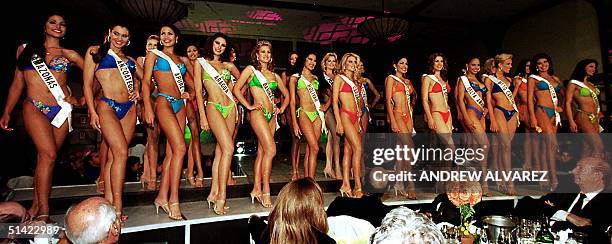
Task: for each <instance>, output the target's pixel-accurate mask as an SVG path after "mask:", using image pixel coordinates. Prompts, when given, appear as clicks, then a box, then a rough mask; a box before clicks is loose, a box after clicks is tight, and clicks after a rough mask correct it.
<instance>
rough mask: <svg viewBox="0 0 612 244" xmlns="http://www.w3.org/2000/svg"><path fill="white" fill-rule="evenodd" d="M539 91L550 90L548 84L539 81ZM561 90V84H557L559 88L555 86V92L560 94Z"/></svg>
mask: <svg viewBox="0 0 612 244" xmlns="http://www.w3.org/2000/svg"><path fill="white" fill-rule="evenodd" d="M538 90H548V84H546V82H544V81H539V82H538ZM559 90H561V83H557V86H555V91H557V92H558V91H559Z"/></svg>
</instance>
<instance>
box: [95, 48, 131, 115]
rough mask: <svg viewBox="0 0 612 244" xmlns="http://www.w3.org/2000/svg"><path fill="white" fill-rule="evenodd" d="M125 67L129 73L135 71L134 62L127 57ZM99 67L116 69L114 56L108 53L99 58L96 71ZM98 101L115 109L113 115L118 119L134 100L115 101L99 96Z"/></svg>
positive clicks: (128, 109)
mask: <svg viewBox="0 0 612 244" xmlns="http://www.w3.org/2000/svg"><path fill="white" fill-rule="evenodd" d="M127 67H128V69H129V70H130V73H131V74H132V75H133V74H134V72H135V71H136V63H135V62H134V60H132V59H128V61H127ZM101 69H117V62H116V61H115V58H113V57H112V56H111V55H109V54H106V55H105V56H104V57H103V58H102V60H100V63H98V67H97V68H96V72H97V71H98V70H101ZM100 101H103V102H106V104H108V106H109V107H111V108H112V109H113V111H115V116H117V119H119V120H121V119H123V117H125V115H126V114H127V113H128V112H129V111H130V108H131V107H132V105H134V101H132V100H128V101H127V102H117V101H115V100H113V99H110V98H107V97H101V98H100Z"/></svg>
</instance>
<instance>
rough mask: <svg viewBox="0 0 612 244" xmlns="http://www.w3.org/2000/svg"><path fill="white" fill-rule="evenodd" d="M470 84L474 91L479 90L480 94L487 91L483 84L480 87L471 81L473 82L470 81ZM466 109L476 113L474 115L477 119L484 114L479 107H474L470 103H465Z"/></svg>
mask: <svg viewBox="0 0 612 244" xmlns="http://www.w3.org/2000/svg"><path fill="white" fill-rule="evenodd" d="M470 86H471V87H472V88H473V89H474V91H476V92H481V93H482V94H485V93H487V87H486V86H483V87H482V88H480V86H479V85H478V84H476V83H473V82H470ZM466 91H467V88H466ZM467 109H470V110H472V111H474V112H475V113H476V117H477V118H478V119H481V118H482V116H483V115H484V114H483V113H482V111H480V109H478V108H477V107H474V106H472V105H469V104H468V105H467Z"/></svg>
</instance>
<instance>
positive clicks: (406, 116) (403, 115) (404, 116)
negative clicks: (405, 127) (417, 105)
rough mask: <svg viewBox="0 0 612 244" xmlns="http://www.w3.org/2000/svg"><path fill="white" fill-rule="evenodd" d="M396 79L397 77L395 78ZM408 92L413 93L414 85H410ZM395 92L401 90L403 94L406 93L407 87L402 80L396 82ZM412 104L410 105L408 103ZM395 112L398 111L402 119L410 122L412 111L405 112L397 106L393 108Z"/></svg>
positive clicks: (406, 122)
mask: <svg viewBox="0 0 612 244" xmlns="http://www.w3.org/2000/svg"><path fill="white" fill-rule="evenodd" d="M394 79H395V78H394ZM408 89H409V90H408V93H413V92H414V90H413V89H412V87H408ZM393 92H399V93H402V94H406V87H404V84H402V82H399V81H398V82H396V83H395V86H394V87H393ZM406 99H409V98H408V97H406ZM407 103H408V104H410V101H407ZM408 106H410V105H408ZM393 112H397V113H399V114H400V116H401V118H402V121H404V124H408V122H410V118H411V114H410V111H409V112H408V113H404V112H402V111H400V110H399V109H397V108H394V109H393Z"/></svg>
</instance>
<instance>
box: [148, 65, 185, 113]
mask: <svg viewBox="0 0 612 244" xmlns="http://www.w3.org/2000/svg"><path fill="white" fill-rule="evenodd" d="M177 66H178V68H179V70H180V71H181V74H182V75H183V76H184V75H185V73H187V67H186V66H185V64H183V63H180V64H177ZM153 71H160V72H172V70H171V69H170V63H168V61H166V60H165V59H163V58H160V57H157V60H156V61H155V65H154V66H153ZM157 95H158V96H160V97H163V98H165V99H166V101H168V102H169V103H170V106H172V112H174V113H175V114H176V113H178V112H179V111H181V108H182V107H183V105H185V101H184V100H183V99H181V98H175V97H173V96H170V95H168V94H166V93H161V92H159V93H158V94H157Z"/></svg>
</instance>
